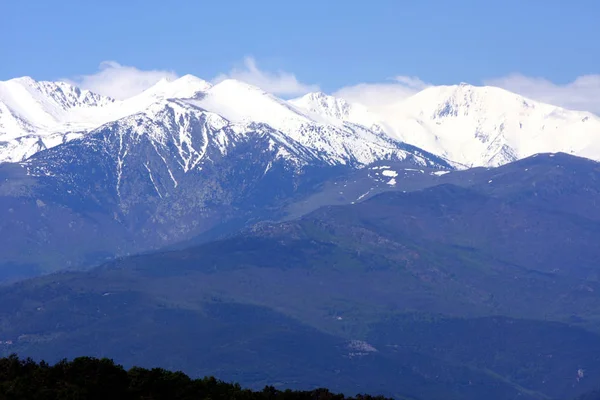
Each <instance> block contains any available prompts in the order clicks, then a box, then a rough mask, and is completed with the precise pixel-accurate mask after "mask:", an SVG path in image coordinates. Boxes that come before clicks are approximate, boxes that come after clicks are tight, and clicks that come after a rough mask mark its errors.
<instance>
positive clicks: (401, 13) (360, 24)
mask: <svg viewBox="0 0 600 400" xmlns="http://www.w3.org/2000/svg"><path fill="white" fill-rule="evenodd" d="M0 38H1V39H0V54H1V62H0V80H5V79H9V78H13V77H17V76H23V75H30V76H33V77H34V78H36V79H58V78H61V77H70V76H76V75H80V74H86V73H92V72H94V71H96V70H97V68H98V64H99V63H100V62H101V61H104V60H115V61H118V62H119V63H121V64H124V65H132V66H135V67H138V68H140V69H168V70H174V71H175V72H177V73H178V74H185V73H191V74H194V75H197V76H200V77H204V78H207V79H210V78H212V77H214V76H216V75H217V74H219V73H221V72H226V71H228V70H230V69H231V68H232V67H233V66H235V65H236V64H239V63H240V62H241V60H242V59H243V57H244V56H253V57H254V58H255V59H256V60H257V61H258V62H259V64H260V66H261V68H264V69H268V70H278V69H281V70H286V71H291V72H293V73H294V74H296V76H297V77H298V79H299V80H301V81H303V82H310V83H315V84H318V85H320V86H321V88H323V89H325V90H333V89H335V88H337V87H341V86H344V85H348V84H354V83H358V82H376V81H382V80H384V79H387V78H389V77H391V76H395V75H414V76H419V77H420V78H421V79H423V80H425V81H428V82H432V83H436V84H442V83H456V82H460V81H466V82H471V83H478V82H481V81H482V80H483V79H486V78H490V77H498V76H504V75H507V74H510V73H514V72H518V73H521V74H524V75H527V76H536V77H544V78H546V79H549V80H551V81H553V82H555V83H564V82H569V81H571V80H573V79H574V78H575V77H577V76H580V75H584V74H597V73H598V72H600V71H599V70H600V1H592V0H590V1H566V0H561V1H558V0H546V1H543V0H519V1H516V0H503V1H492V0H478V1H466V0H465V1H461V0H455V1H446V0H439V1H416V0H415V1H401V0H396V1H394V0H372V1H364V0H360V1H359V0H346V1H333V0H331V1H327V0H320V1H312V0H310V1H309V0H302V1H294V2H292V1H283V0H278V1H271V0H268V1H267V0H263V1H261V0H254V1H252V0H247V1H225V0H220V1H216V0H215V1H176V0H173V1H165V0H161V1H155V0H145V1H137V0H122V1H114V0H98V1H94V0H92V1H81V0H77V1H75V0H54V1H52V0H51V1H46V0H44V1H42V0H32V1H28V0H19V1H17V0H4V1H2V3H1V5H0Z"/></svg>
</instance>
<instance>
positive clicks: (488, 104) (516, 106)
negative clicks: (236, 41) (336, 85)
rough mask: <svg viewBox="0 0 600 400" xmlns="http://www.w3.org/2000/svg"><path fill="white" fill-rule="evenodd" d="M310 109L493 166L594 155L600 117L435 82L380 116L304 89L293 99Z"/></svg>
mask: <svg viewBox="0 0 600 400" xmlns="http://www.w3.org/2000/svg"><path fill="white" fill-rule="evenodd" d="M292 103H293V104H296V105H298V106H299V107H301V108H303V109H305V110H310V111H311V112H313V113H317V114H320V115H323V116H324V117H328V118H335V119H338V120H348V121H352V122H354V123H359V124H363V125H365V126H372V125H373V124H375V125H377V126H380V127H381V129H382V130H383V131H385V132H386V133H388V134H389V135H391V136H392V137H395V138H397V139H399V140H401V141H404V142H406V143H410V144H412V145H415V146H417V147H420V148H422V149H425V150H427V151H429V152H431V153H434V154H438V155H440V156H442V157H445V158H447V159H450V160H452V161H455V162H457V163H459V164H462V165H463V166H465V167H473V166H498V165H503V164H506V163H508V162H512V161H515V160H519V159H522V158H525V157H528V156H531V155H533V154H536V153H545V152H565V153H568V154H574V155H578V156H582V157H588V158H592V159H595V160H600V118H599V117H598V116H596V115H593V114H591V113H588V112H579V111H570V110H565V109H563V108H560V107H555V106H552V105H548V104H543V103H540V102H536V101H533V100H530V99H527V98H524V97H522V96H519V95H517V94H514V93H511V92H508V91H506V90H504V89H500V88H496V87H477V86H471V85H468V84H460V85H454V86H433V87H430V88H427V89H425V90H423V91H421V92H419V93H417V94H415V95H414V96H412V97H409V98H408V99H406V100H404V101H402V102H398V103H395V104H390V105H389V106H387V107H385V109H384V110H383V111H380V112H379V114H377V115H374V114H371V113H361V112H354V109H355V108H359V106H357V105H349V104H347V103H345V102H343V101H342V100H339V99H338V100H336V99H332V98H325V97H323V96H321V95H319V94H309V95H307V96H304V97H303V98H301V99H296V100H293V101H292Z"/></svg>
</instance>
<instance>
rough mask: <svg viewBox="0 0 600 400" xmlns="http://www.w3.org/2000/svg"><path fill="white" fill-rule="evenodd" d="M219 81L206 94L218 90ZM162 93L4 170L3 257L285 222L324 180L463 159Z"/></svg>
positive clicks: (23, 261) (102, 252)
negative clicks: (273, 121)
mask: <svg viewBox="0 0 600 400" xmlns="http://www.w3.org/2000/svg"><path fill="white" fill-rule="evenodd" d="M174 83H177V82H174ZM224 84H225V82H224ZM234 85H237V84H235V83H234ZM186 87H188V86H186ZM246 88H247V87H246V86H244V87H243V90H246ZM204 89H206V87H204ZM213 89H216V90H215V92H217V91H218V90H220V88H219V85H217V86H215V87H214V88H209V90H208V91H207V92H206V93H204V92H203V93H202V96H195V97H202V98H203V99H214V97H216V96H215V95H214V92H213ZM252 90H255V89H252ZM217 93H218V92H217ZM188 94H190V95H193V94H194V93H188ZM196 94H197V92H196ZM146 95H148V93H147V94H146ZM232 95H233V96H234V97H235V96H236V92H235V91H234V92H233V93H232ZM153 96H154V100H153V101H154V103H153V104H152V105H150V106H148V107H146V108H145V110H144V112H140V113H136V114H133V115H131V116H128V117H124V118H122V119H119V120H117V121H114V122H110V123H107V124H105V125H103V126H101V127H100V128H98V129H97V130H94V131H92V132H90V133H89V134H86V135H85V136H84V137H83V138H81V139H77V140H73V141H70V142H68V143H65V144H63V145H60V146H57V147H54V148H52V149H49V150H47V151H44V152H40V153H38V154H36V155H34V156H33V157H31V158H29V159H28V160H26V161H24V162H22V163H20V164H18V165H15V164H3V166H2V167H0V204H2V210H1V211H0V214H2V218H0V230H2V231H3V232H9V231H10V232H12V233H13V234H12V235H11V237H10V238H9V239H7V240H6V241H4V242H3V243H2V244H0V248H1V250H2V259H1V261H0V263H2V264H4V265H5V266H8V268H9V269H10V270H12V271H14V270H19V269H23V270H26V269H31V268H33V267H34V266H36V265H37V266H40V265H41V266H42V267H47V268H51V269H55V268H65V267H73V266H80V265H82V264H87V263H93V262H96V261H98V260H103V259H105V257H109V256H111V255H112V256H114V255H123V254H128V253H130V252H138V251H145V250H150V249H155V248H157V247H161V246H165V245H168V244H172V243H175V242H177V241H181V240H186V239H189V238H191V237H194V236H196V235H200V234H203V233H205V232H207V231H210V230H212V229H221V230H227V229H233V227H243V226H245V225H247V224H248V223H250V222H252V221H256V220H261V219H264V218H269V219H272V220H277V219H278V218H281V217H282V216H284V215H285V208H286V207H287V206H288V205H289V203H290V202H293V201H295V200H297V199H299V198H302V197H304V196H307V195H309V194H311V193H312V192H314V191H317V190H318V187H319V185H320V184H322V183H323V182H324V181H326V180H328V179H330V178H331V177H333V176H339V175H343V174H349V173H352V172H353V171H354V170H355V169H356V168H361V167H362V166H364V165H365V164H368V163H370V162H373V161H377V160H386V159H389V160H396V161H403V162H405V163H407V164H409V165H413V166H421V167H433V168H446V169H447V168H451V167H450V166H449V165H448V164H447V163H446V162H445V161H444V160H441V159H438V158H437V157H435V156H432V155H430V154H427V153H425V152H423V151H420V150H419V149H416V148H414V147H411V146H408V145H405V144H403V143H400V142H398V141H395V140H393V139H390V138H389V137H386V136H385V135H379V134H375V133H372V132H370V131H366V130H365V129H364V128H361V127H355V126H328V125H315V124H312V125H311V124H306V125H300V126H299V127H298V130H297V129H292V130H290V131H289V133H288V132H285V131H282V130H276V129H274V128H273V127H271V126H269V125H266V124H264V123H257V122H250V123H243V122H242V121H241V120H240V122H235V121H229V120H227V119H225V118H223V117H221V116H220V115H218V114H215V113H213V112H209V111H207V110H206V109H204V108H201V107H200V104H202V103H203V102H206V101H207V100H198V99H196V100H188V101H185V100H176V99H163V100H160V98H162V97H159V96H155V95H154V94H153ZM256 97H257V98H258V99H254V100H256V101H258V100H259V99H262V100H263V103H265V104H272V105H273V106H274V107H279V103H278V102H277V101H276V100H274V99H272V98H271V96H270V95H267V94H264V93H259V94H258V96H256ZM236 109H237V108H236ZM237 110H240V109H237ZM290 112H291V111H290ZM293 115H297V114H295V113H294V114H293ZM298 118H300V117H298ZM282 129H283V127H282ZM313 209H314V208H313ZM309 211H310V210H309ZM227 224H231V227H230V228H225V227H227Z"/></svg>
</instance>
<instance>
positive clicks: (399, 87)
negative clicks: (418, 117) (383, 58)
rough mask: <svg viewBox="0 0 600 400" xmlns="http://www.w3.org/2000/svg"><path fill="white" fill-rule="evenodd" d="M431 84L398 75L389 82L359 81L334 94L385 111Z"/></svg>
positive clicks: (376, 110)
mask: <svg viewBox="0 0 600 400" xmlns="http://www.w3.org/2000/svg"><path fill="white" fill-rule="evenodd" d="M429 86H431V85H430V84H428V83H426V82H423V81H422V80H421V79H419V78H417V77H413V76H402V75H400V76H396V77H395V78H393V79H392V80H391V81H390V82H388V83H359V84H358V85H353V86H346V87H343V88H341V89H339V90H337V91H336V92H335V93H334V94H333V95H334V96H336V97H341V98H343V99H345V100H347V101H349V102H352V103H359V104H362V105H363V106H365V107H367V108H369V109H370V110H371V111H374V112H383V111H385V109H387V108H389V107H390V106H392V105H394V104H396V103H398V102H401V101H402V100H404V99H406V98H408V97H410V96H412V95H413V94H415V93H417V92H419V91H421V90H423V89H425V88H427V87H429Z"/></svg>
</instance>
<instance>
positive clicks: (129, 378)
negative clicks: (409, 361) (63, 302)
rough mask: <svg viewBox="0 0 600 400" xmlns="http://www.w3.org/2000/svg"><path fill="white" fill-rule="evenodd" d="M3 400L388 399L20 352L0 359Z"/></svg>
mask: <svg viewBox="0 0 600 400" xmlns="http://www.w3.org/2000/svg"><path fill="white" fill-rule="evenodd" d="M0 399H1V400H4V399H7V400H8V399H18V400H28V399H32V400H33V399H35V400H55V399H61V400H62V399H68V400H84V399H85V400H94V399H98V400H106V399H111V400H115V399H139V400H161V399H165V400H167V399H168V400H188V399H189V400H192V399H194V400H195V399H211V400H218V399H236V400H246V399H283V400H288V399H289V400H304V399H311V400H345V399H348V400H352V399H356V400H359V399H360V400H370V399H377V400H385V398H384V397H382V396H378V397H375V396H368V395H358V396H356V397H345V396H344V395H341V394H334V393H331V392H329V390H327V389H315V390H312V391H292V390H285V391H279V390H277V389H275V388H274V387H271V386H267V387H265V388H264V389H263V390H262V391H251V390H248V389H242V388H241V387H240V385H238V384H232V383H226V382H222V381H220V380H217V379H215V378H214V377H206V378H202V379H191V378H190V377H188V376H187V375H185V374H184V373H183V372H171V371H167V370H165V369H162V368H153V369H145V368H139V367H133V368H131V369H130V370H125V369H124V368H123V367H122V366H120V365H117V364H115V363H114V362H113V361H112V360H109V359H97V358H91V357H80V358H76V359H74V360H73V361H67V360H63V361H61V362H59V363H57V364H55V365H49V364H48V363H46V362H44V361H41V362H40V363H37V362H35V361H34V360H32V359H26V360H22V359H19V357H17V356H16V355H11V356H10V357H6V358H1V359H0Z"/></svg>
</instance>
